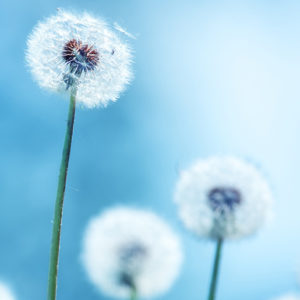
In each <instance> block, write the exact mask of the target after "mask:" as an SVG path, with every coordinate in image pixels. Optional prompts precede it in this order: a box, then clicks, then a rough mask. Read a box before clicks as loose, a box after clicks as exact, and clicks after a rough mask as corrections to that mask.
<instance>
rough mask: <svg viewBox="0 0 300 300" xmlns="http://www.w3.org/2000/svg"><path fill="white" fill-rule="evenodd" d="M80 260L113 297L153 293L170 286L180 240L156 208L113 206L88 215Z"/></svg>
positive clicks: (177, 265) (179, 255) (176, 269)
mask: <svg viewBox="0 0 300 300" xmlns="http://www.w3.org/2000/svg"><path fill="white" fill-rule="evenodd" d="M82 261H83V264H84V267H85V269H86V272H87V274H88V276H89V278H90V279H91V281H92V282H93V283H94V284H95V285H96V286H97V287H98V288H99V289H101V290H102V291H103V292H105V293H107V294H108V295H110V296H113V297H117V298H129V297H130V299H137V296H139V297H142V298H143V297H153V296H155V295H158V294H161V293H163V292H165V291H166V290H167V289H169V288H170V286H171V285H172V283H173V282H174V280H175V279H176V277H177V275H178V273H179V269H180V266H181V262H182V252H181V245H180V242H179V240H178V238H177V236H176V235H175V234H174V233H173V231H172V230H171V229H170V228H169V226H168V225H167V224H166V223H165V222H164V221H163V220H161V219H160V218H159V217H158V216H156V215H155V214H153V213H151V212H148V211H141V210H137V209H129V208H123V207H119V208H115V209H111V210H108V211H106V212H105V213H103V214H101V215H99V216H97V217H95V218H93V219H92V220H91V221H90V223H89V225H88V227H87V229H86V232H85V236H84V240H83V252H82Z"/></svg>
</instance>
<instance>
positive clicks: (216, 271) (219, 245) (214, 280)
mask: <svg viewBox="0 0 300 300" xmlns="http://www.w3.org/2000/svg"><path fill="white" fill-rule="evenodd" d="M222 246H223V239H222V238H218V240H217V248H216V254H215V261H214V267H213V272H212V277H211V283H210V289H209V296H208V300H215V297H216V288H217V283H218V274H219V269H220V260H221V252H222Z"/></svg>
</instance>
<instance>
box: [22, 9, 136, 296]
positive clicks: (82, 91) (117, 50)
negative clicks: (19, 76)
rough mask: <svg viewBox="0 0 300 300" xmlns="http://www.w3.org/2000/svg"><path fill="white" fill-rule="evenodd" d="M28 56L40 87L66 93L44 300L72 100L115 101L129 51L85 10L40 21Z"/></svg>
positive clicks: (53, 274) (54, 253) (54, 255)
mask: <svg viewBox="0 0 300 300" xmlns="http://www.w3.org/2000/svg"><path fill="white" fill-rule="evenodd" d="M27 45H28V47H27V52H26V60H27V63H28V65H29V67H30V69H31V72H32V74H33V77H34V78H35V79H36V81H37V82H38V83H39V85H40V86H41V87H43V88H46V89H48V90H51V91H58V92H63V93H67V94H69V95H70V104H69V114H68V122H67V131H66V136H65V143H64V149H63V154H62V161H61V167H60V174H59V182H58V190H57V198H56V206H55V215H54V222H53V233H52V243H51V254H50V270H49V283H48V300H54V299H56V285H57V269H58V257H59V244H60V233H61V220H62V211H63V201H64V192H65V186H66V178H67V170H68V164H69V157H70V151H71V143H72V135H73V125H74V119H75V107H76V102H79V103H81V104H82V105H83V106H86V107H88V108H92V107H96V106H100V105H102V106H105V105H107V103H108V102H109V101H110V100H111V101H115V100H116V99H117V98H118V97H119V94H120V93H121V92H122V91H123V90H124V88H125V85H126V84H127V83H129V81H130V79H131V77H132V76H131V71H130V64H131V54H130V50H129V47H128V46H127V45H126V43H123V42H122V41H121V39H120V37H119V36H118V35H117V32H113V31H112V30H111V29H109V28H108V26H107V24H106V23H105V22H104V21H102V20H100V19H98V18H94V17H92V16H91V15H89V14H87V13H83V14H78V15H75V14H71V13H69V12H66V11H64V10H61V9H59V10H58V12H57V14H56V15H54V16H51V17H49V18H48V19H46V20H45V21H44V22H40V23H38V25H37V26H36V27H35V28H34V29H33V32H32V33H31V35H30V36H29V38H28V43H27Z"/></svg>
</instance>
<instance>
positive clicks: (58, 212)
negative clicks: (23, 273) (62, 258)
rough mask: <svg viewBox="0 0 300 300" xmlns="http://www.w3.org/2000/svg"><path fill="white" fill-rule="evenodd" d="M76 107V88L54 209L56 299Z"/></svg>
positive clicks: (52, 284) (52, 283)
mask: <svg viewBox="0 0 300 300" xmlns="http://www.w3.org/2000/svg"><path fill="white" fill-rule="evenodd" d="M75 108H76V90H75V89H73V90H72V91H71V95H70V104H69V114H68V123H67V130H66V135H65V142H64V148H63V153H62V159H61V165H60V171H59V178H58V187H57V196H56V203H55V211H54V220H53V230H52V242H51V253H50V266H49V277H48V300H55V299H56V287H57V271H58V257H59V245H60V234H61V221H62V213H63V204H64V195H65V189H66V180H67V173H68V165H69V159H70V152H71V144H72V135H73V126H74V119H75Z"/></svg>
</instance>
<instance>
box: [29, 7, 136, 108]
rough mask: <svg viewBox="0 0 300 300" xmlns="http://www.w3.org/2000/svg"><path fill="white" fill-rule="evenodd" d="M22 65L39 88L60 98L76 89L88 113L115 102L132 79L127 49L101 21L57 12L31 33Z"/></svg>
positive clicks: (115, 33) (129, 51)
mask: <svg viewBox="0 0 300 300" xmlns="http://www.w3.org/2000/svg"><path fill="white" fill-rule="evenodd" d="M26 61H27V64H28V66H29V68H30V70H31V72H32V74H33V77H34V78H35V79H36V81H37V82H38V83H39V85H40V86H41V87H43V88H45V89H47V90H50V91H56V92H62V93H65V92H66V91H68V89H69V88H70V87H76V89H77V101H78V102H79V103H81V104H82V105H83V106H86V107H88V108H92V107H96V106H100V105H102V106H105V105H107V103H108V102H109V101H116V100H117V98H118V97H119V95H120V93H121V92H122V91H123V90H124V89H125V87H126V85H127V84H128V83H129V82H130V81H131V79H132V72H131V62H132V55H131V50H130V48H129V46H128V45H127V44H126V43H125V42H124V41H123V40H122V39H121V37H120V36H119V35H118V32H117V31H113V30H112V29H111V28H109V26H108V25H107V24H106V23H105V22H104V21H103V20H101V19H99V18H95V17H93V16H91V15H90V14H88V13H82V14H73V13H70V12H67V11H65V10H62V9H59V10H58V11H57V13H56V15H53V16H51V17H49V18H47V19H45V20H44V21H41V22H39V23H38V24H37V25H36V27H35V28H34V29H33V31H32V33H31V34H30V36H29V38H28V41H27V52H26Z"/></svg>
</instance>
